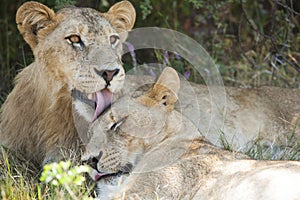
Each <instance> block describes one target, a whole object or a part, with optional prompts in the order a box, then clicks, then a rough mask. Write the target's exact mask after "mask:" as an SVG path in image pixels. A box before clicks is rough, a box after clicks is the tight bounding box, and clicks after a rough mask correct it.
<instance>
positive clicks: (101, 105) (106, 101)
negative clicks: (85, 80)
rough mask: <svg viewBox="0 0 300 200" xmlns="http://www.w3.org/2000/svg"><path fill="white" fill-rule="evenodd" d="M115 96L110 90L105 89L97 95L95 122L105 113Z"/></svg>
mask: <svg viewBox="0 0 300 200" xmlns="http://www.w3.org/2000/svg"><path fill="white" fill-rule="evenodd" d="M112 97H113V94H112V93H111V92H110V91H109V90H108V89H103V90H101V91H99V92H96V93H95V102H96V109H95V113H94V117H93V121H95V120H96V119H97V117H98V116H99V115H100V114H101V113H102V112H103V110H104V109H105V108H107V106H109V105H110V104H111V102H112Z"/></svg>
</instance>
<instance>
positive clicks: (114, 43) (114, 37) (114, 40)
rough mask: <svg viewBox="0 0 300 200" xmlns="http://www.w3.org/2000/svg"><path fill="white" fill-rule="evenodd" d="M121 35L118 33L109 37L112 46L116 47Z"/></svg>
mask: <svg viewBox="0 0 300 200" xmlns="http://www.w3.org/2000/svg"><path fill="white" fill-rule="evenodd" d="M119 40H120V37H119V36H118V35H111V36H110V37H109V42H110V44H111V45H112V47H116V46H117V45H118V43H119Z"/></svg>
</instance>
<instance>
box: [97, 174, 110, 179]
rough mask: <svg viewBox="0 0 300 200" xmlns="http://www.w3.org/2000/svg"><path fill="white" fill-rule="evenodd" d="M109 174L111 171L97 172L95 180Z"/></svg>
mask: <svg viewBox="0 0 300 200" xmlns="http://www.w3.org/2000/svg"><path fill="white" fill-rule="evenodd" d="M107 174H109V173H97V174H96V175H95V181H98V180H99V179H100V178H101V177H102V176H105V175H107Z"/></svg>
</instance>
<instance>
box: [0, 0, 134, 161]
mask: <svg viewBox="0 0 300 200" xmlns="http://www.w3.org/2000/svg"><path fill="white" fill-rule="evenodd" d="M16 22H17V24H18V29H19V31H20V32H21V34H22V35H23V37H24V39H25V41H26V42H27V43H28V44H29V46H30V47H31V49H32V51H33V53H34V57H35V60H34V62H33V63H32V64H31V65H29V66H28V67H26V68H25V69H24V70H22V72H20V73H19V74H18V76H17V77H16V85H15V87H14V89H13V91H12V92H11V93H10V94H9V96H8V97H7V99H6V101H5V103H4V104H3V106H2V114H1V124H0V130H1V132H0V144H2V145H4V146H7V147H9V148H10V149H13V150H16V151H18V152H22V153H23V154H24V155H25V156H26V157H27V159H30V160H32V161H33V162H35V163H37V164H46V163H48V162H53V161H57V160H59V159H60V158H61V155H60V153H61V152H60V148H63V149H73V150H74V149H78V147H79V145H80V142H79V136H78V134H77V132H76V130H75V125H74V122H73V116H72V96H71V92H72V91H73V97H74V98H80V99H81V100H83V99H84V100H85V102H87V101H88V102H90V103H91V104H93V105H94V104H96V106H95V108H94V114H93V115H92V116H86V113H84V111H83V112H81V111H82V109H80V104H77V107H75V109H76V110H77V111H79V112H81V113H79V114H80V115H81V116H83V117H85V118H86V119H87V120H90V121H92V120H93V119H95V118H96V117H97V116H98V115H99V114H100V113H101V112H102V110H103V109H104V108H105V107H106V106H107V105H109V104H110V101H111V97H112V93H117V92H119V91H120V89H121V88H122V86H123V82H124V76H125V75H124V70H123V68H122V65H121V55H122V53H121V52H122V45H121V44H122V42H123V41H124V40H125V36H123V35H122V34H121V33H122V32H126V31H129V30H131V28H132V27H133V24H134V22H135V10H134V8H133V6H132V5H131V3H129V2H128V1H123V2H119V3H117V4H115V5H113V6H112V7H111V8H110V9H109V11H108V12H107V13H100V12H98V11H96V10H93V9H90V8H76V7H66V8H63V9H61V10H59V11H58V12H57V13H54V11H53V10H51V9H49V8H48V7H46V6H45V5H43V4H40V3H37V2H27V3H24V4H23V5H22V6H21V7H20V8H19V9H18V11H17V14H16ZM82 137H84V136H82Z"/></svg>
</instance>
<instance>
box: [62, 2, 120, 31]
mask: <svg viewBox="0 0 300 200" xmlns="http://www.w3.org/2000/svg"><path fill="white" fill-rule="evenodd" d="M59 14H60V15H61V16H62V17H61V22H60V26H61V27H62V28H63V30H66V29H67V30H66V31H68V32H69V33H70V34H72V33H74V34H76V33H77V34H80V35H83V36H91V37H94V36H95V35H97V36H98V37H101V36H108V35H110V34H112V33H116V30H115V29H114V28H113V26H112V25H111V24H110V22H109V21H108V20H107V19H106V18H104V17H103V16H101V14H100V13H99V12H98V11H96V10H94V9H91V8H76V7H74V8H65V9H63V10H62V11H61V12H60V13H59Z"/></svg>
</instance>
